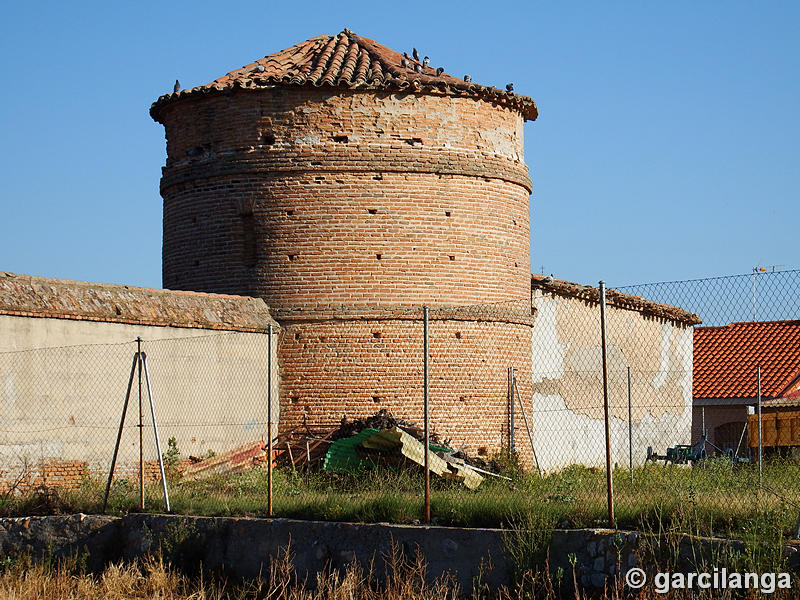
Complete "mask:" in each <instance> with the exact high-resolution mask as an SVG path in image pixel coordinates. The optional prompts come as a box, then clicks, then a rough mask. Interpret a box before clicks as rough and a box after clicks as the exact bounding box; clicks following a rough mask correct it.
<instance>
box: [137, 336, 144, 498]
mask: <svg viewBox="0 0 800 600" xmlns="http://www.w3.org/2000/svg"><path fill="white" fill-rule="evenodd" d="M136 356H137V364H138V366H139V425H138V427H139V510H144V423H143V415H142V338H141V337H137V338H136Z"/></svg>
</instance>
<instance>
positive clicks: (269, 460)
mask: <svg viewBox="0 0 800 600" xmlns="http://www.w3.org/2000/svg"><path fill="white" fill-rule="evenodd" d="M267 515H269V516H270V517H271V516H272V323H270V324H269V327H268V328H267Z"/></svg>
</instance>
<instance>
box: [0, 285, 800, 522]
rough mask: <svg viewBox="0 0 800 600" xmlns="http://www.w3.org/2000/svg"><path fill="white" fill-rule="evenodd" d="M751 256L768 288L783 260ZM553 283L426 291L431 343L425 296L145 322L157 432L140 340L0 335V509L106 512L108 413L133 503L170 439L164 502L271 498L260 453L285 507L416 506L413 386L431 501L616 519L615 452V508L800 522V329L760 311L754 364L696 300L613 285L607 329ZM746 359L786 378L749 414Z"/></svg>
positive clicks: (577, 289) (452, 518) (277, 501)
mask: <svg viewBox="0 0 800 600" xmlns="http://www.w3.org/2000/svg"><path fill="white" fill-rule="evenodd" d="M776 275H778V274H776ZM757 276H758V277H761V278H762V279H761V280H760V281H761V282H762V283H761V285H762V288H760V289H762V291H763V290H764V289H767V287H768V286H769V285H773V284H768V283H766V282H768V281H776V280H770V279H769V277H772V276H773V275H772V274H765V275H757ZM737 278H739V279H740V278H741V277H740V276H735V277H734V278H733V279H735V280H736V281H738V280H739V279H737ZM718 279H719V278H718ZM780 281H781V282H782V283H780V285H778V286H777V287H775V288H774V289H775V290H776V291H775V293H774V294H773V295H771V296H769V297H770V298H771V299H770V303H771V304H770V308H769V310H770V311H774V312H771V313H769V314H780V315H781V316H784V317H788V316H793V315H794V316H796V307H795V305H794V304H793V303H795V302H796V298H797V297H798V296H800V294H798V291H800V290H798V286H797V283H798V282H800V280H798V279H797V278H793V276H792V277H789V276H782V278H781V280H780ZM563 284H564V282H561V283H559V284H558V285H556V284H553V283H551V282H548V281H545V280H542V281H541V282H540V283H539V284H536V285H534V289H533V292H532V296H531V298H526V299H523V300H518V301H513V302H507V303H498V304H491V305H480V306H460V307H440V308H435V309H431V310H430V311H429V315H428V326H427V348H428V351H427V354H426V352H425V347H426V344H425V340H426V328H425V323H424V319H423V310H422V307H412V308H407V309H404V310H402V311H393V312H392V313H390V314H386V315H384V316H382V317H380V318H378V317H376V316H375V315H372V316H370V315H369V314H366V315H365V316H363V317H362V318H358V319H350V320H347V319H341V318H335V317H331V318H329V319H327V320H325V319H322V320H316V321H302V320H297V321H289V322H286V323H284V326H283V328H282V329H281V331H280V334H279V335H276V336H275V337H274V338H273V341H274V350H275V353H274V355H273V357H272V360H270V355H269V352H268V342H267V336H266V335H263V334H247V333H222V334H220V333H215V334H213V335H202V336H193V337H184V338H180V339H146V340H144V341H143V343H142V350H143V351H144V353H145V354H146V356H147V365H148V369H147V373H146V375H147V376H149V379H150V382H151V384H152V385H151V387H152V399H153V402H154V412H155V414H156V417H157V423H158V428H159V433H160V442H161V444H160V448H156V446H155V441H154V440H155V436H154V431H153V420H152V419H151V418H150V415H149V400H150V395H149V394H148V393H147V385H146V379H147V378H145V382H144V384H143V392H142V414H143V417H142V425H143V427H141V428H139V427H138V425H139V385H138V371H133V372H132V367H134V366H136V362H135V361H134V356H135V354H136V351H137V344H136V342H135V341H133V340H131V341H129V342H126V343H123V344H118V345H104V346H98V345H95V346H91V345H90V346H73V347H64V348H41V349H34V350H28V351H19V352H5V353H0V381H2V382H4V384H3V385H4V387H3V388H2V390H0V391H1V392H2V404H0V418H2V426H0V482H1V487H0V511H2V512H5V513H7V514H8V513H11V512H17V513H24V512H26V511H27V512H31V511H48V510H69V509H75V510H83V511H85V512H86V511H92V510H99V508H100V507H101V506H102V499H103V494H104V491H105V484H106V478H107V477H108V472H109V470H110V467H111V458H112V455H113V451H114V446H115V441H116V438H117V435H118V434H119V435H120V447H119V458H118V460H117V466H116V470H115V473H114V478H113V485H112V486H111V489H110V496H109V505H108V510H109V511H112V512H125V511H128V510H139V509H140V505H139V503H140V498H139V494H140V489H139V486H140V476H139V473H140V468H141V470H142V477H141V482H142V483H143V485H144V488H145V498H146V501H145V507H144V508H145V510H163V508H164V503H163V499H162V497H161V496H162V491H161V475H160V468H159V461H158V458H159V456H160V457H161V459H162V462H163V465H164V468H165V473H166V480H167V484H168V486H167V487H168V489H169V493H170V499H171V508H172V510H173V511H175V512H181V513H188V514H215V515H217V514H240V515H266V514H269V512H270V510H269V509H270V507H269V505H268V490H269V489H270V488H269V474H270V471H272V473H273V487H272V498H273V506H272V513H273V514H275V515H279V516H291V517H301V518H316V519H333V520H358V521H376V520H377V521H394V522H415V521H421V520H424V518H425V478H424V470H423V468H422V464H423V463H424V459H425V450H424V445H423V444H422V443H421V440H422V439H423V432H424V400H425V398H426V395H427V398H428V400H429V414H430V419H429V432H430V441H431V453H430V454H429V455H428V460H429V467H430V472H431V473H432V475H431V482H430V486H431V494H430V502H431V515H432V519H433V521H434V522H438V523H441V524H452V525H468V526H469V525H481V526H487V525H488V526H498V525H509V524H513V523H516V522H519V521H523V522H526V523H531V522H535V523H539V524H542V525H548V526H556V525H559V526H594V525H598V524H607V523H608V522H609V518H610V514H609V485H608V479H609V478H608V475H609V473H608V472H607V469H606V465H607V464H610V465H611V475H612V477H611V479H612V486H611V491H612V492H613V494H612V502H613V504H612V506H613V514H614V521H615V524H616V525H618V526H626V527H645V528H651V529H652V528H663V527H676V528H681V529H683V530H687V529H689V528H691V530H692V531H695V532H702V533H725V534H732V535H742V534H743V532H744V531H745V530H746V529H747V527H750V526H752V524H753V523H754V522H756V521H757V520H758V519H760V518H766V517H765V516H764V515H770V517H769V518H770V519H772V521H771V522H776V523H778V526H779V527H780V528H781V529H782V530H783V531H784V532H793V531H794V528H795V524H796V523H795V521H796V519H797V516H798V514H799V513H800V493H798V492H800V489H798V486H797V483H796V482H797V480H798V478H797V475H798V474H800V461H798V459H797V457H796V454H795V452H796V451H795V447H797V446H800V437H798V435H799V434H800V412H798V414H797V415H795V410H796V408H795V407H796V406H797V403H793V400H792V398H793V396H792V392H793V390H795V389H796V388H793V387H792V386H793V385H795V384H797V381H796V380H793V379H792V377H795V378H797V375H798V374H800V362H798V361H797V359H796V357H795V356H794V350H795V349H796V347H797V346H796V345H794V346H793V345H792V344H793V342H792V341H791V340H794V339H797V340H799V341H800V336H799V337H798V338H792V337H790V336H789V337H787V335H788V334H785V332H784V334H781V335H778V336H777V337H776V336H773V337H772V338H770V337H769V336H766V337H765V336H763V335H762V336H760V334H759V335H755V334H753V333H752V332H750V333H749V334H747V335H746V336H745V338H746V339H745V342H743V343H744V345H745V346H747V347H749V348H751V349H752V348H753V347H755V348H761V349H762V350H764V349H765V348H766V350H765V352H766V354H767V355H769V356H772V357H773V358H775V357H776V356H777V357H778V358H777V359H775V360H773V361H772V362H771V363H769V364H766V363H764V364H756V363H758V362H759V361H760V360H761V359H760V358H759V357H760V356H761V355H760V354H758V352H755V353H754V352H750V353H741V352H738V351H733V350H731V347H732V346H731V343H732V342H731V340H730V339H727V338H726V340H725V342H724V343H722V342H720V343H719V344H716V343H710V342H707V341H706V342H704V343H703V344H698V341H697V340H698V336H702V335H706V333H705V332H707V331H712V333H713V332H714V331H717V330H720V331H728V328H725V327H717V328H712V329H711V330H709V329H704V328H703V327H702V326H701V327H696V326H695V323H696V320H695V319H694V317H693V316H692V315H691V314H689V313H685V312H682V311H676V310H672V309H669V310H667V309H665V308H664V307H663V306H660V305H657V304H655V303H653V302H649V301H644V300H642V299H641V298H638V299H637V298H634V297H632V296H627V295H625V294H619V293H610V296H609V300H608V302H607V305H606V323H605V327H606V343H605V348H604V347H603V344H602V336H601V318H600V293H599V291H598V290H597V288H591V287H588V286H574V285H573V284H570V286H571V287H570V286H567V285H563ZM687 285H688V284H687ZM731 285H733V284H731ZM737 285H738V284H737ZM641 287H643V288H644V289H645V290H650V291H652V289H651V288H647V286H641ZM673 288H674V289H677V290H678V291H679V292H680V293H686V289H688V288H687V287H686V286H677V285H676V286H673ZM631 289H632V288H631ZM695 289H696V290H701V291H698V292H697V297H696V298H693V299H688V300H687V299H686V298H685V297H684V298H683V300H686V302H684V303H683V305H684V307H685V308H687V309H688V310H689V311H694V310H696V309H698V308H699V307H703V306H712V307H716V306H718V305H719V304H720V303H721V301H720V300H713V299H710V298H706V297H705V296H704V295H703V294H706V293H708V290H710V289H713V290H720V289H722V290H730V289H732V288H729V287H725V286H722V287H720V284H719V283H714V284H713V285H712V286H711V287H708V286H706V287H703V286H702V285H701V286H698V287H696V288H695ZM778 289H780V294H778V292H777V290H778ZM636 290H637V291H641V289H639V288H636ZM626 291H629V289H628V290H626ZM745 292H747V293H750V294H752V286H751V287H750V288H749V289H748V290H745ZM745 292H742V293H745ZM664 293H665V294H666V293H667V292H666V291H664ZM645 295H648V294H645ZM653 295H654V296H655V299H656V300H658V301H660V302H664V303H670V304H673V305H676V304H681V303H682V302H683V300H682V298H681V297H680V295H678V296H669V295H667V296H659V294H651V296H653ZM745 295H746V294H745ZM762 297H765V296H762ZM751 300H752V298H751ZM728 301H729V302H728V304H729V305H730V306H731V307H738V306H740V305H741V302H742V301H740V299H733V298H728ZM757 302H758V298H757ZM757 306H759V305H758V304H757ZM760 306H764V307H765V306H766V304H764V303H762V304H760ZM764 310H767V309H766V308H764ZM699 314H700V317H701V318H704V319H705V314H703V312H700V313H699ZM733 314H735V313H734V312H730V311H729V312H727V313H725V312H717V313H715V316H713V317H711V318H712V322H720V323H721V322H723V321H724V322H725V324H727V321H725V319H726V318H727V317H726V316H725V315H733ZM713 319H715V320H716V321H714V320H713ZM720 319H721V320H720ZM773 325H775V324H773ZM773 325H770V327H773ZM797 325H798V324H797V322H790V321H785V322H782V323H781V324H780V327H779V328H780V329H781V331H783V330H784V329H785V328H790V329H791V328H797V329H796V330H797V331H800V328H798V327H797ZM775 326H777V325H775ZM773 328H774V327H773ZM793 331H794V329H793ZM769 344H774V347H769V348H767V346H768V345H769ZM701 355H704V356H706V359H702V356H701ZM702 360H706V361H707V362H708V363H709V364H720V365H722V366H721V367H720V368H719V369H717V370H713V369H710V368H709V367H707V366H706V363H703V362H702ZM698 361H701V362H698ZM698 364H699V365H701V366H700V367H698ZM270 367H271V368H272V374H273V389H272V393H270V390H269V385H268V373H269V372H270ZM757 367H761V368H762V369H763V370H764V372H763V379H764V381H765V382H767V383H770V382H772V381H777V380H778V379H780V377H778V376H777V375H775V373H773V372H772V371H771V370H780V371H781V372H782V373H783V372H785V373H786V376H785V377H784V378H783V379H781V381H782V382H783V383H784V384H785V385H784V386H783V392H785V393H783V394H782V396H781V394H777V392H775V393H773V392H772V391H770V394H773V395H772V396H770V395H769V394H767V393H766V391H769V390H772V389H773V388H770V387H769V386H767V387H765V388H764V390H762V391H764V392H765V393H764V394H762V396H763V398H762V411H761V412H762V416H761V418H762V421H763V425H762V427H761V428H759V427H758V422H757V418H758V414H757V412H758V411H757V405H758V387H757V379H756V376H755V373H756V368H757ZM426 369H427V373H428V386H427V389H426V387H425V372H426ZM726 369H728V371H726ZM776 372H777V371H776ZM604 373H605V378H604ZM726 373H728V374H727V375H726ZM131 377H132V379H131ZM736 378H738V379H736ZM733 379H736V380H737V381H739V383H740V389H745V390H749V392H747V395H743V393H739V395H738V396H736V397H720V398H712V397H710V396H708V395H706V396H703V397H699V396H698V392H697V390H698V381H701V380H702V381H712V383H714V385H717V384H718V383H719V382H725V381H729V380H733ZM129 380H131V381H132V391H131V398H130V406H129V407H128V411H127V413H126V421H125V424H124V427H122V428H121V434H120V433H119V432H120V427H119V425H120V416H121V414H122V410H123V403H124V399H125V392H126V387H127V385H128V382H129ZM741 386H744V387H741ZM712 387H713V386H712ZM773 387H774V386H773ZM765 390H766V391H765ZM426 392H427V394H426ZM779 396H781V397H779ZM784 396H785V397H784ZM270 397H271V398H272V402H273V404H272V408H273V414H274V419H275V423H274V428H273V430H272V435H270V432H269V430H268V423H267V414H268V406H269V398H270ZM606 408H607V414H608V419H607V420H606ZM751 413H752V414H751ZM795 419H796V420H795ZM759 431H760V432H761V433H762V444H761V445H762V452H761V455H762V460H761V461H759V458H758V457H759V447H758V432H759ZM140 432H141V436H142V437H141V445H140V438H139V435H140ZM606 436H608V437H606ZM270 439H272V442H273V454H272V457H271V459H272V460H270V457H269V454H268V442H269V440H270ZM140 448H141V453H142V457H143V458H142V461H141V467H140V460H139V452H140ZM271 465H274V468H273V467H271ZM54 489H55V490H58V493H57V494H54V493H52V490H54ZM43 490H50V491H47V492H45V491H43Z"/></svg>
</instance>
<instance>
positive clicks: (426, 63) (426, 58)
mask: <svg viewBox="0 0 800 600" xmlns="http://www.w3.org/2000/svg"><path fill="white" fill-rule="evenodd" d="M430 64H431V59H430V58H428V57H427V56H426V57H425V58H423V59H422V66H423V67H427V66H428V65H430Z"/></svg>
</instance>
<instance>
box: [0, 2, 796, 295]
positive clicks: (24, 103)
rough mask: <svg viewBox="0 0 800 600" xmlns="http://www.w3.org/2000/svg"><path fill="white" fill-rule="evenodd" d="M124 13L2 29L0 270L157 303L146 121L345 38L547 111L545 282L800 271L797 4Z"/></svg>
mask: <svg viewBox="0 0 800 600" xmlns="http://www.w3.org/2000/svg"><path fill="white" fill-rule="evenodd" d="M118 4H119V3H115V2H107V1H106V2H82V3H80V2H79V3H69V2H52V3H49V2H48V3H34V2H31V3H22V2H16V3H12V4H8V3H7V4H6V6H5V8H4V10H3V19H2V23H0V65H1V66H2V77H3V93H2V95H0V120H1V122H2V134H3V135H2V144H0V159H2V167H0V209H2V210H1V212H0V219H2V221H1V222H2V228H0V232H2V235H0V270H4V271H12V272H16V273H27V274H35V275H45V276H52V277H63V278H71V279H83V280H90V281H104V282H119V283H129V284H132V285H144V286H153V287H159V286H160V284H161V262H160V260H161V259H160V254H161V198H160V196H159V193H158V181H159V177H160V167H161V166H162V165H163V163H164V158H165V142H164V134H163V128H162V127H161V126H160V125H158V124H156V123H155V122H153V121H152V120H151V119H150V117H149V115H148V112H147V111H148V109H149V107H150V104H151V102H152V101H153V100H155V99H156V98H157V97H158V96H159V95H161V94H163V93H166V92H169V91H171V89H172V85H173V83H174V81H175V79H176V77H177V78H179V79H180V81H181V83H182V84H183V86H184V87H191V86H194V85H199V84H202V83H206V82H208V81H211V80H213V79H215V78H216V77H218V76H220V75H223V74H224V73H226V72H228V71H230V70H232V69H234V68H238V67H240V66H242V65H244V64H246V63H248V62H251V61H252V60H253V59H255V58H259V57H262V56H264V55H265V54H269V53H272V52H275V51H277V50H280V49H282V48H285V47H287V46H290V45H292V44H294V43H296V42H299V41H301V40H304V39H307V38H309V37H312V36H315V35H319V34H322V33H326V34H333V33H337V32H339V31H341V30H342V29H343V28H344V27H349V28H350V29H352V30H353V31H355V32H356V33H359V34H361V35H364V36H366V37H371V38H373V39H376V40H377V41H379V42H381V43H383V44H385V45H387V46H390V47H392V48H395V49H397V50H400V51H402V50H410V49H411V48H412V46H416V47H417V48H419V49H420V50H421V51H422V52H423V53H424V54H427V55H429V56H430V57H431V59H432V62H433V64H434V65H435V66H439V65H442V66H444V67H445V68H446V70H447V71H448V72H449V73H452V74H454V75H463V74H464V73H470V74H471V75H472V77H473V79H474V80H475V81H477V82H479V83H484V84H493V85H497V86H501V87H502V86H504V85H505V84H506V83H507V82H509V81H512V82H514V84H515V89H516V91H518V92H519V93H523V94H526V95H529V96H532V97H533V98H534V99H535V100H536V102H537V104H538V106H539V111H540V117H539V119H538V120H537V121H536V122H533V123H528V124H526V126H525V137H526V142H525V146H526V160H527V163H528V165H529V166H530V168H531V174H532V177H533V182H534V193H533V197H532V199H531V207H532V266H533V269H534V270H537V271H538V270H540V269H541V267H542V266H544V269H545V271H546V272H548V273H554V274H555V275H556V276H559V277H563V278H566V279H571V280H574V281H579V282H582V283H596V282H597V280H599V279H601V278H604V279H605V280H606V281H608V282H609V284H610V285H624V284H628V283H640V282H648V281H659V280H665V279H684V278H693V277H703V276H710V275H722V274H729V273H744V272H749V270H750V268H751V267H753V266H754V265H756V264H763V265H774V264H777V265H784V266H785V267H797V266H798V265H799V264H800V260H798V258H797V256H798V241H797V240H798V236H797V229H798V223H800V201H799V200H800V3H796V2H772V3H755V2H714V3H712V2H683V1H680V2H659V3H656V2H630V3H617V2H575V3H571V4H567V3H553V2H548V3H537V2H521V3H519V4H508V3H502V2H482V3H476V4H469V3H465V2H454V3H425V2H406V3H379V2H374V1H372V2H343V1H340V2H335V3H330V2H309V1H304V2H280V3H271V2H263V1H262V2H250V3H248V2H213V3H211V2H199V1H194V2H182V1H170V2H159V3H154V2H153V3H150V2H144V1H143V2H137V3H131V4H130V5H125V6H120V5H118ZM331 7H333V8H331Z"/></svg>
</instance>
